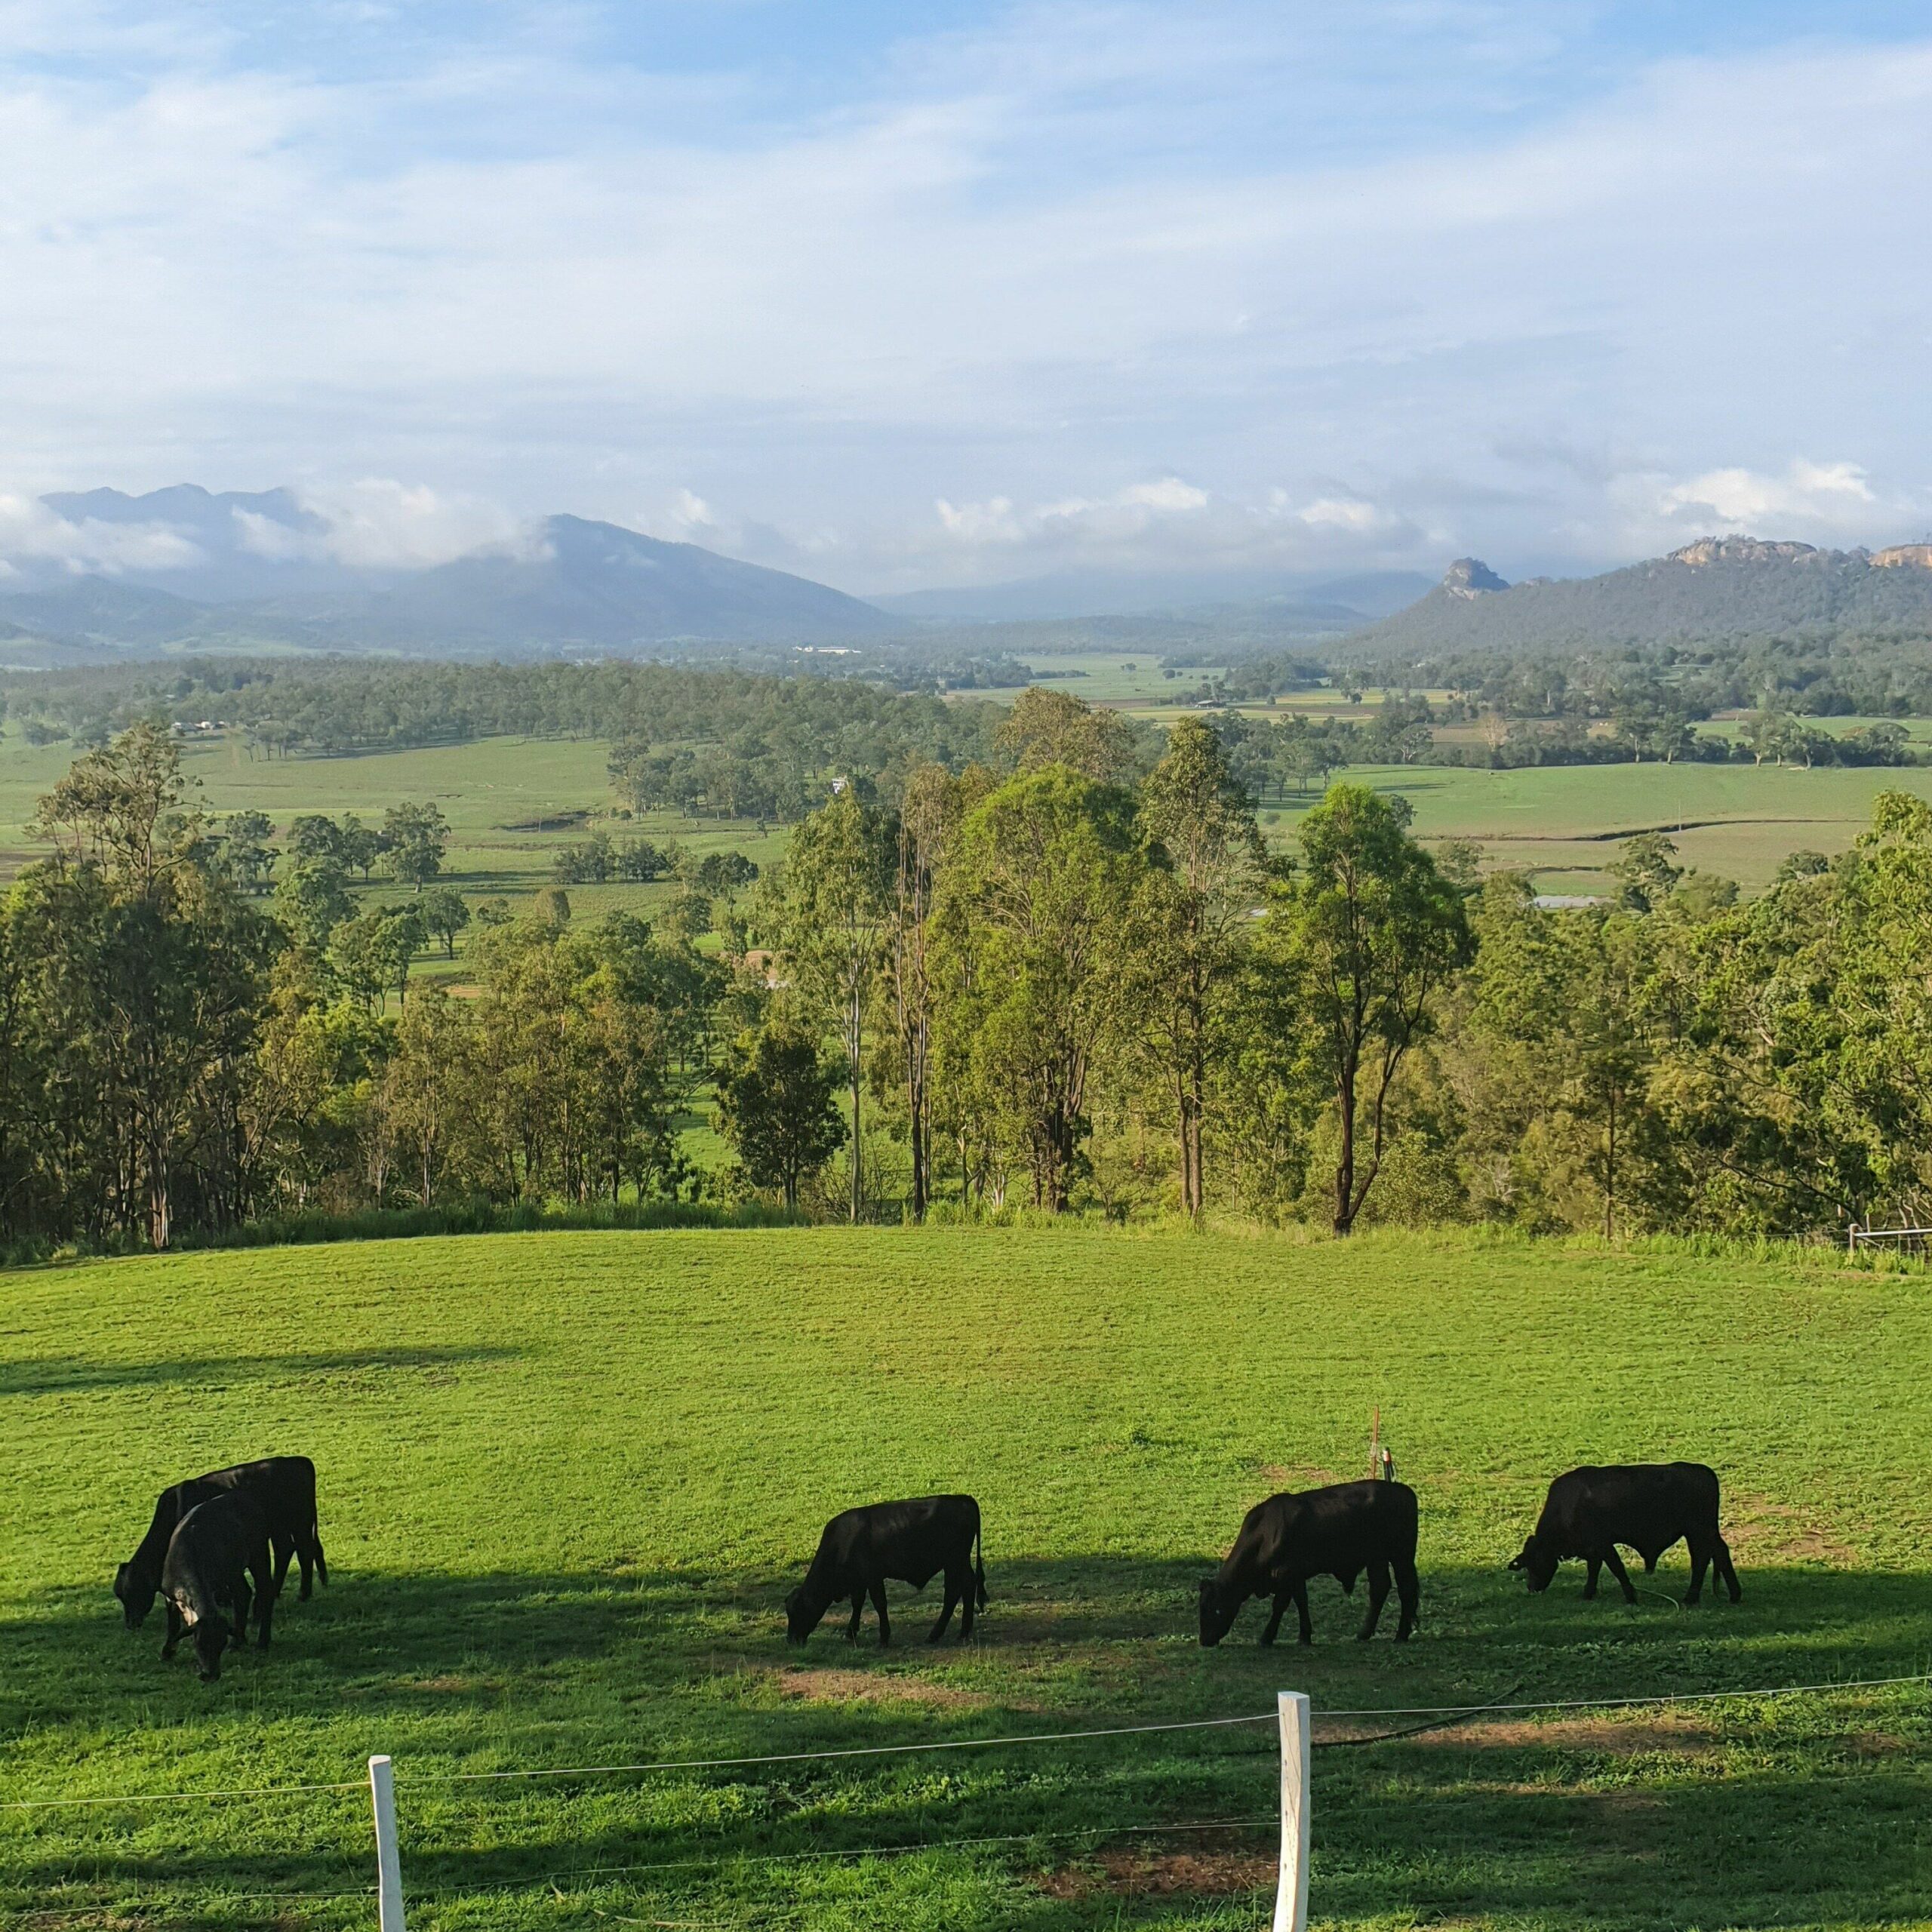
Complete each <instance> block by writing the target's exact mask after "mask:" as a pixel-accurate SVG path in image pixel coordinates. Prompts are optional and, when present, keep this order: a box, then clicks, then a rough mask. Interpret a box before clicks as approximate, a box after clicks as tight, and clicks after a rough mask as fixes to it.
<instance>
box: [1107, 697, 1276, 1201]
mask: <svg viewBox="0 0 1932 1932" xmlns="http://www.w3.org/2000/svg"><path fill="white" fill-rule="evenodd" d="M1140 829H1141V832H1142V835H1143V837H1144V838H1145V839H1146V841H1147V844H1148V846H1149V851H1150V854H1152V857H1153V858H1154V860H1155V863H1152V864H1151V865H1149V867H1148V868H1147V869H1146V872H1144V874H1143V876H1142V878H1141V880H1140V890H1139V893H1138V894H1137V899H1136V902H1135V905H1134V917H1133V921H1132V928H1131V942H1132V943H1131V946H1130V949H1129V952H1128V964H1127V972H1128V981H1129V1001H1128V1005H1129V1011H1130V1013H1131V1024H1132V1026H1133V1029H1134V1035H1135V1038H1136V1041H1137V1045H1138V1047H1139V1048H1140V1054H1141V1056H1142V1057H1143V1060H1144V1061H1145V1062H1146V1063H1147V1064H1148V1065H1149V1066H1150V1068H1151V1069H1152V1071H1153V1072H1154V1073H1155V1075H1156V1077H1157V1078H1158V1079H1159V1080H1160V1081H1161V1084H1163V1085H1164V1087H1165V1088H1166V1090H1167V1091H1168V1094H1169V1096H1170V1097H1171V1099H1172V1100H1173V1103H1174V1119H1175V1125H1176V1130H1177V1140H1178V1152H1179V1154H1180V1186H1181V1207H1182V1208H1183V1211H1184V1212H1186V1214H1190V1215H1195V1216H1198V1215H1199V1214H1200V1213H1201V1210H1202V1208H1203V1207H1204V1205H1205V1204H1206V1180H1205V1165H1206V1162H1205V1146H1206V1123H1207V1115H1208V1111H1209V1108H1210V1106H1211V1100H1212V1097H1213V1094H1214V1088H1215V1087H1216V1085H1217V1081H1218V1079H1219V1076H1220V1073H1221V1071H1222V1069H1223V1066H1224V1064H1225V1063H1226V1059H1227V1057H1228V1055H1229V1052H1230V1051H1231V1049H1232V1046H1233V1044H1234V1041H1233V1038H1232V1034H1233V1029H1234V1026H1235V1020H1236V1018H1237V1016H1238V1011H1239V1005H1240V997H1241V969H1242V964H1243V962H1244V959H1245V958H1246V955H1247V949H1248V945H1249V941H1250V939H1251V934H1252V932H1253V929H1254V915H1255V913H1256V912H1257V910H1258V909H1259V908H1260V904H1261V901H1262V899H1263V894H1264V892H1265V891H1266V884H1267V881H1268V878H1269V863H1268V855H1267V851H1266V847H1265V846H1264V845H1263V842H1262V838H1261V833H1260V828H1259V827H1258V826H1257V824H1256V823H1255V818H1254V805H1253V804H1252V802H1251V800H1250V799H1249V798H1248V796H1247V793H1246V792H1244V790H1243V789H1242V788H1241V786H1240V785H1239V784H1238V783H1236V781H1235V777H1234V776H1233V774H1232V771H1230V770H1229V763H1228V759H1227V757H1226V753H1225V752H1224V751H1223V748H1222V745H1221V741H1220V737H1219V736H1218V735H1217V734H1216V732H1215V731H1214V729H1213V728H1211V726H1210V725H1209V724H1207V722H1206V721H1204V720H1203V719H1201V718H1181V719H1180V720H1179V721H1177V723H1176V724H1175V725H1174V729H1173V731H1172V732H1171V734H1169V736H1168V749H1167V752H1166V755H1164V757H1163V758H1161V761H1160V763H1159V764H1157V765H1156V766H1155V768H1154V769H1153V771H1152V772H1151V773H1150V774H1149V775H1148V777H1147V780H1146V783H1144V784H1143V786H1142V787H1141V793H1140Z"/></svg>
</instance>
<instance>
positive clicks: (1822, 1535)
mask: <svg viewBox="0 0 1932 1932" xmlns="http://www.w3.org/2000/svg"><path fill="white" fill-rule="evenodd" d="M1724 1514H1725V1518H1726V1521H1725V1524H1724V1540H1725V1541H1726V1542H1727V1543H1729V1544H1730V1550H1731V1555H1733V1556H1734V1557H1735V1558H1737V1561H1738V1563H1739V1564H1740V1566H1741V1565H1742V1564H1744V1563H1745V1562H1746V1561H1756V1562H1760V1563H1825V1564H1830V1565H1831V1566H1832V1567H1833V1568H1834V1569H1846V1568H1849V1567H1850V1566H1851V1565H1852V1564H1854V1563H1855V1562H1857V1560H1858V1556H1857V1552H1856V1551H1855V1550H1854V1549H1852V1547H1851V1546H1850V1544H1849V1543H1842V1542H1841V1541H1840V1540H1838V1538H1837V1537H1834V1536H1833V1535H1832V1534H1831V1533H1830V1532H1829V1531H1828V1530H1826V1529H1824V1528H1823V1527H1820V1525H1819V1524H1817V1523H1816V1522H1814V1521H1810V1519H1808V1518H1806V1517H1805V1516H1804V1515H1803V1513H1802V1512H1800V1511H1798V1510H1796V1509H1792V1507H1791V1506H1790V1505H1789V1503H1774V1502H1773V1501H1772V1500H1771V1499H1770V1497H1768V1496H1735V1495H1734V1496H1733V1497H1731V1498H1730V1503H1729V1506H1728V1507H1727V1509H1726V1510H1725V1512H1724Z"/></svg>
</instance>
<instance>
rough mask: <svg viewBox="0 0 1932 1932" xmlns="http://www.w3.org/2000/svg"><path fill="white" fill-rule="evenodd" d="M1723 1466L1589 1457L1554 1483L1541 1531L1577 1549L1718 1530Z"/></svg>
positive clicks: (1551, 1486)
mask: <svg viewBox="0 0 1932 1932" xmlns="http://www.w3.org/2000/svg"><path fill="white" fill-rule="evenodd" d="M1717 1518H1718V1478H1717V1472H1716V1471H1715V1469H1712V1468H1711V1467H1710V1466H1709V1464H1707V1463H1602V1464H1598V1463H1588V1464H1586V1465H1584V1466H1583V1467H1582V1468H1580V1469H1571V1470H1569V1471H1567V1472H1565V1473H1564V1475H1560V1476H1558V1478H1556V1480H1555V1481H1554V1482H1552V1484H1550V1486H1549V1496H1548V1497H1547V1499H1546V1500H1545V1502H1544V1504H1543V1521H1542V1522H1541V1523H1540V1524H1538V1531H1539V1534H1551V1535H1553V1536H1554V1537H1555V1539H1556V1540H1557V1543H1558V1546H1561V1547H1564V1548H1568V1547H1571V1546H1574V1547H1575V1548H1576V1549H1577V1553H1579V1554H1581V1553H1582V1552H1583V1549H1585V1548H1586V1547H1588V1546H1591V1545H1593V1544H1595V1543H1601V1542H1602V1541H1604V1540H1610V1541H1613V1542H1617V1543H1629V1544H1630V1545H1631V1546H1632V1547H1635V1548H1641V1547H1642V1546H1643V1545H1644V1543H1646V1542H1654V1541H1655V1540H1656V1539H1657V1537H1660V1536H1663V1535H1665V1534H1666V1533H1668V1534H1669V1537H1670V1538H1671V1540H1675V1537H1678V1536H1682V1535H1686V1534H1689V1533H1690V1531H1693V1530H1700V1529H1703V1527H1706V1525H1707V1524H1708V1526H1709V1527H1710V1528H1711V1529H1712V1531H1715V1528H1716V1526H1717Z"/></svg>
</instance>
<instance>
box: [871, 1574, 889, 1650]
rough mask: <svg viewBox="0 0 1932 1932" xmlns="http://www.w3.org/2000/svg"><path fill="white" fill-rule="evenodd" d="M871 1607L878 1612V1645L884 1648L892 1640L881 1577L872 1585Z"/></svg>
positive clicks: (882, 1578) (883, 1580)
mask: <svg viewBox="0 0 1932 1932" xmlns="http://www.w3.org/2000/svg"><path fill="white" fill-rule="evenodd" d="M872 1607H873V1609H875V1611H878V1647H879V1648H880V1649H881V1650H884V1648H885V1647H886V1645H887V1644H889V1643H891V1641H892V1619H891V1617H888V1615H887V1614H886V1613H885V1579H884V1577H880V1578H879V1579H878V1581H877V1582H876V1583H874V1584H873V1585H872Z"/></svg>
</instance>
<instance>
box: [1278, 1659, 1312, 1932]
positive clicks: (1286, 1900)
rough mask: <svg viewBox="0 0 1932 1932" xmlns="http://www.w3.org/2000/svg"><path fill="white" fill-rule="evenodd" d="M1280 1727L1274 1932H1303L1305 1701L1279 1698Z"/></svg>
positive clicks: (1298, 1695)
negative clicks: (1278, 1858)
mask: <svg viewBox="0 0 1932 1932" xmlns="http://www.w3.org/2000/svg"><path fill="white" fill-rule="evenodd" d="M1277 1709H1278V1713H1279V1715H1280V1718H1281V1877H1280V1879H1279V1880H1278V1882H1277V1884H1276V1885H1275V1926H1274V1932H1305V1928H1306V1926H1307V1924H1308V1768H1309V1744H1310V1741H1311V1740H1310V1739H1309V1713H1308V1698H1307V1695H1306V1693H1304V1692H1303V1691H1300V1690H1284V1691H1282V1692H1281V1694H1280V1697H1279V1699H1278V1703H1277Z"/></svg>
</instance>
